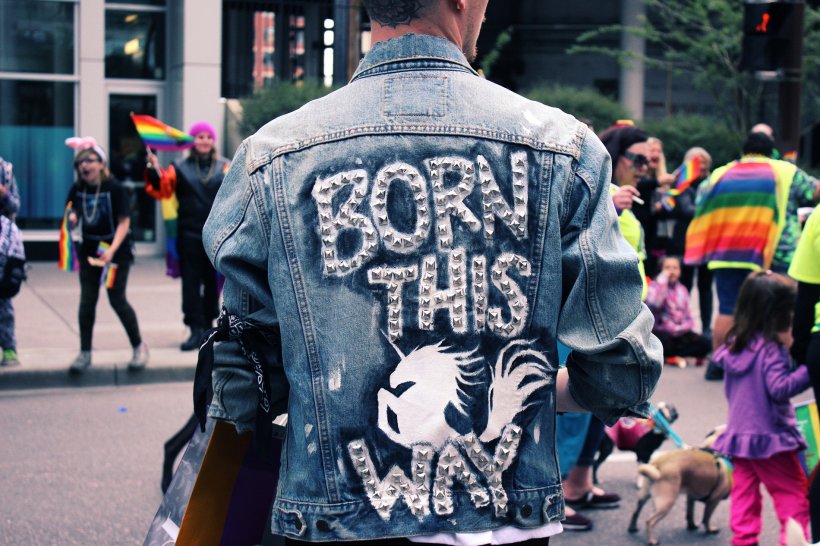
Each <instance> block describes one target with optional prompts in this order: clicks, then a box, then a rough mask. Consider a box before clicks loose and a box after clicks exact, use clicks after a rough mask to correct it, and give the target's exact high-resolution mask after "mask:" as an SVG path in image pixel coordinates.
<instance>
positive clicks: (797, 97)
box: [741, 0, 806, 157]
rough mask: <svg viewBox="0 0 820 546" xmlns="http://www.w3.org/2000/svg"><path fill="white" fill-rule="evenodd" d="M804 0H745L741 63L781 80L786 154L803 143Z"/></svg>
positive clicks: (780, 105) (768, 78) (764, 76)
mask: <svg viewBox="0 0 820 546" xmlns="http://www.w3.org/2000/svg"><path fill="white" fill-rule="evenodd" d="M805 7H806V5H805V2H804V0H745V13H744V20H743V33H744V38H743V59H742V62H741V65H742V67H743V68H744V69H745V70H747V71H749V72H751V73H752V74H753V75H754V77H755V78H757V79H759V80H762V81H776V82H778V131H777V137H778V142H777V146H778V148H779V149H780V150H781V151H782V152H783V153H784V155H785V156H786V157H790V156H792V154H796V152H797V148H798V146H799V144H800V101H801V91H802V88H803V18H804V12H805Z"/></svg>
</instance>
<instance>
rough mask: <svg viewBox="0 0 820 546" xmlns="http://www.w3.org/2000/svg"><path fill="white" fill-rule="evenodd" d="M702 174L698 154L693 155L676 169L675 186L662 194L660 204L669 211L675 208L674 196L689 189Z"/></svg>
mask: <svg viewBox="0 0 820 546" xmlns="http://www.w3.org/2000/svg"><path fill="white" fill-rule="evenodd" d="M701 175H702V168H701V160H700V156H695V157H693V158H692V159H690V160H689V161H687V162H686V163H684V164H683V165H681V167H680V169H678V176H677V177H675V187H674V188H669V189H668V190H666V191H665V192H664V194H663V198H662V199H661V204H662V205H663V208H664V209H666V210H668V211H671V210H673V209H674V208H675V198H676V197H677V196H679V195H680V194H682V193H683V192H685V191H686V190H687V189H689V186H691V185H692V184H693V183H694V182H695V181H696V180H697V179H699V178H700V177H701Z"/></svg>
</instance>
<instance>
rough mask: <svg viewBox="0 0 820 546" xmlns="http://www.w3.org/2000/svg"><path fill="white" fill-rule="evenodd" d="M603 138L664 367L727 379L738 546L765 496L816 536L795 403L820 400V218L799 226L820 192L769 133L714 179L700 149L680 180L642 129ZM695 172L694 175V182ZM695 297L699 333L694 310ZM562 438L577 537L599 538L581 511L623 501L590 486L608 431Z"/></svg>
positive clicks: (752, 138)
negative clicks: (569, 462)
mask: <svg viewBox="0 0 820 546" xmlns="http://www.w3.org/2000/svg"><path fill="white" fill-rule="evenodd" d="M600 137H601V140H602V141H603V142H604V144H605V145H606V146H607V149H608V151H609V153H610V155H611V157H612V164H613V180H612V184H613V185H612V195H613V204H614V206H615V208H616V210H617V212H618V214H619V223H620V227H621V231H622V232H623V235H624V237H625V239H626V240H627V242H628V243H629V244H630V246H632V247H633V248H634V250H635V251H636V252H637V254H638V257H639V268H640V271H641V274H642V276H644V278H645V279H647V281H646V282H647V284H648V287H647V290H645V292H644V298H645V302H646V304H647V306H648V307H649V308H650V309H651V310H652V313H653V315H654V316H655V324H654V327H653V333H654V334H655V335H656V336H657V337H658V338H659V339H660V341H661V343H662V345H663V348H664V361H665V363H666V364H670V365H675V366H679V367H686V366H687V365H688V364H690V363H691V364H695V365H696V366H702V365H704V364H707V363H708V364H709V366H708V368H707V370H706V373H705V378H706V379H717V380H720V379H724V377H725V390H726V397H727V400H728V403H729V419H728V423H727V428H726V431H725V432H724V433H723V435H722V436H720V437H719V438H718V440H717V441H716V443H715V446H714V449H715V450H716V451H718V452H720V453H722V454H724V455H726V456H730V457H731V458H732V460H733V461H734V465H735V484H734V488H733V489H732V493H731V499H732V508H731V528H732V531H733V538H732V544H733V545H738V546H741V545H747V544H749V545H750V544H757V540H758V535H759V533H760V529H761V526H760V512H761V498H760V485H761V484H763V485H764V486H765V487H766V488H767V490H768V491H769V493H770V494H771V495H772V497H773V500H774V505H775V510H776V512H777V516H778V519H779V521H780V522H781V526H782V527H781V539H782V540H785V538H784V537H785V525H786V522H787V520H788V519H789V518H793V519H795V520H796V521H798V522H799V523H800V524H801V525H802V526H803V527H804V528H806V529H808V523H809V520H810V515H809V514H810V509H809V508H810V507H809V496H808V483H809V482H808V480H807V478H806V473H805V470H804V469H803V468H802V467H801V465H800V463H799V460H798V452H799V451H801V450H803V449H805V448H806V444H805V441H804V440H803V438H802V436H801V434H800V432H799V430H798V429H797V426H796V419H795V414H794V410H793V408H792V407H791V405H790V403H789V399H790V398H791V397H792V396H794V395H796V394H798V393H800V392H802V391H804V390H806V389H807V388H809V386H810V375H811V377H812V379H813V381H812V382H811V384H812V386H813V387H814V389H815V399H817V396H816V395H817V393H818V392H820V391H818V387H820V381H818V379H817V376H818V375H820V374H818V372H817V370H818V365H820V360H818V351H820V336H818V335H817V334H818V332H820V298H819V297H818V295H820V294H819V293H820V284H818V281H820V244H819V243H818V240H819V239H818V237H819V235H818V233H816V231H817V223H818V217H820V214H818V213H817V212H814V213H812V214H811V215H810V216H809V217H808V219H807V220H806V221H805V227H801V224H802V222H801V218H800V217H799V214H798V211H799V209H801V208H803V207H813V206H814V205H816V204H817V202H818V200H820V182H818V180H816V179H814V178H813V177H811V176H809V175H808V174H807V173H805V172H804V171H802V170H801V169H799V168H798V167H796V166H795V165H793V164H792V163H789V162H787V161H783V160H780V159H776V157H777V156H778V153H777V150H776V149H775V144H774V140H773V134H772V130H771V128H770V127H769V126H767V125H765V124H759V125H757V126H755V127H754V128H753V130H752V131H751V132H750V133H749V134H748V136H747V138H746V140H745V142H744V145H743V153H742V156H741V157H740V158H739V159H738V160H736V161H732V162H731V163H729V164H727V165H724V166H721V167H719V168H717V169H715V170H714V171H713V172H712V171H711V163H712V161H711V157H710V155H709V153H708V151H707V150H704V149H703V148H701V147H693V148H691V149H690V150H689V151H687V152H686V155H685V157H684V158H683V162H682V165H681V167H680V168H679V169H676V170H675V171H673V172H671V173H670V172H667V170H666V161H665V158H664V156H663V148H662V143H661V142H660V141H659V140H658V139H655V138H651V137H648V136H647V135H646V134H645V133H644V132H643V131H641V130H640V129H639V128H637V127H635V126H634V125H633V124H632V123H631V122H618V123H616V124H615V126H613V127H611V128H609V129H607V130H606V131H604V132H603V133H601V135H600ZM694 159H696V160H697V161H696V162H695V163H693V161H692V160H694ZM692 168H695V169H696V172H695V173H691V172H689V173H687V172H685V170H686V169H692ZM687 176H688V177H689V180H687V179H686V177H687ZM640 262H643V263H642V264H641V263H640ZM695 283H697V289H698V296H699V298H698V302H699V314H700V319H701V324H700V325H699V326H698V325H696V324H695V321H694V316H693V312H692V310H691V308H690V301H691V297H690V290H691V289H692V287H693V285H695ZM713 284H714V287H713ZM798 291H799V294H800V297H797V294H798ZM713 298H716V299H717V301H718V313H717V316H716V317H715V319H714V325H712V300H713ZM795 364H796V365H797V366H796V367H795ZM560 430H561V429H559V440H558V441H559V448H560V445H561V444H562V443H563V444H565V448H564V450H565V452H566V451H569V453H570V457H572V456H574V454H575V453H574V452H573V451H572V449H571V448H568V447H566V446H573V445H575V446H579V447H576V451H577V452H578V454H577V459H576V460H575V466H572V467H570V469H569V470H568V471H567V472H565V474H564V476H565V480H564V490H565V493H566V495H567V505H568V507H569V508H568V510H567V519H566V520H565V525H564V527H565V528H567V529H571V530H581V531H584V530H589V529H591V528H592V525H593V523H592V520H590V519H589V518H588V517H586V516H585V515H583V514H581V513H578V512H577V511H576V510H584V509H591V508H610V507H614V506H618V503H619V501H620V498H619V497H618V496H617V495H614V494H609V493H605V492H604V491H603V490H602V489H601V488H600V487H598V486H596V485H595V484H594V483H593V480H592V479H591V475H590V473H589V467H590V465H591V463H592V461H593V458H594V456H595V453H596V451H597V450H598V448H599V446H600V441H601V438H602V435H603V434H604V433H605V432H604V427H603V425H602V424H601V423H598V422H596V419H595V418H594V417H593V418H592V420H591V422H590V423H589V425H588V426H587V427H586V429H585V430H584V428H583V427H581V429H580V432H579V429H578V427H574V428H570V429H564V437H563V438H562V437H561V435H560ZM606 433H609V434H614V431H613V432H610V429H607V430H606ZM572 435H575V436H578V435H581V436H582V437H583V439H584V441H583V442H580V441H579V440H577V439H575V438H573V437H572ZM578 449H580V451H578ZM562 470H563V469H562ZM810 498H811V520H812V524H813V525H812V529H816V530H815V531H814V533H815V535H816V536H817V535H818V534H820V531H818V530H820V485H817V486H813V487H812V494H811V496H810ZM578 499H580V502H579V500H578ZM815 539H816V538H815Z"/></svg>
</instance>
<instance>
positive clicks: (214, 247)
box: [211, 186, 253, 261]
mask: <svg viewBox="0 0 820 546" xmlns="http://www.w3.org/2000/svg"><path fill="white" fill-rule="evenodd" d="M252 199H253V190H251V188H250V186H246V187H245V189H244V190H243V193H242V207H241V210H242V214H239V215H237V217H236V221H235V222H232V223H231V224H228V226H226V227H225V229H223V230H222V231H220V232H219V235H218V236H217V237H216V239H215V240H214V241H213V244H211V256H213V257H214V261H216V257H217V254H218V253H219V249H220V248H221V247H222V245H223V244H225V241H227V240H228V239H229V238H230V237H231V235H233V234H234V233H236V230H237V229H239V226H240V225H242V221H243V220H244V219H245V216H247V214H248V207H249V206H250V202H251V200H252Z"/></svg>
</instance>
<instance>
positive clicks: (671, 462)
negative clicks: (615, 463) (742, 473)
mask: <svg viewBox="0 0 820 546" xmlns="http://www.w3.org/2000/svg"><path fill="white" fill-rule="evenodd" d="M717 434H719V432H713V433H711V434H710V436H709V437H707V440H706V442H704V446H705V447H700V448H696V447H684V448H683V449H675V450H672V451H667V452H664V453H660V454H658V455H656V456H654V457H653V458H652V460H651V461H650V462H649V463H647V464H642V465H640V466H639V467H638V473H639V475H640V481H641V487H640V492H639V494H638V505H637V507H636V508H635V512H634V513H633V514H632V519H631V520H630V522H629V532H630V533H636V532H637V531H638V517H639V516H640V513H641V509H642V508H643V506H644V504H646V501H648V500H649V499H650V498H651V499H652V503H653V504H654V506H655V512H654V513H653V514H652V515H651V516H649V518H647V520H646V539H647V543H648V544H650V545H655V544H658V537H657V534H656V533H655V525H657V523H658V522H659V521H660V520H662V519H663V518H664V517H665V516H666V514H668V513H669V511H670V510H671V509H672V506H674V504H675V501H676V500H677V498H678V495H680V494H681V493H684V494H686V528H687V529H689V530H696V529H698V525H697V524H696V523H695V501H699V502H702V503H704V505H705V507H704V510H703V520H702V524H703V526H704V529H705V531H706V532H707V533H717V532H718V531H719V529H718V528H716V527H713V526H712V525H711V523H710V520H711V517H712V514H713V513H714V511H715V508H717V506H718V504H720V501H722V500H724V499H726V498H727V497H729V493H730V492H731V490H732V465H731V463H730V462H729V461H728V460H727V459H726V458H725V457H722V456H720V455H718V454H716V453H714V452H712V451H711V450H710V449H709V448H708V447H706V446H711V445H712V443H714V440H715V439H716V438H717Z"/></svg>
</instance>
